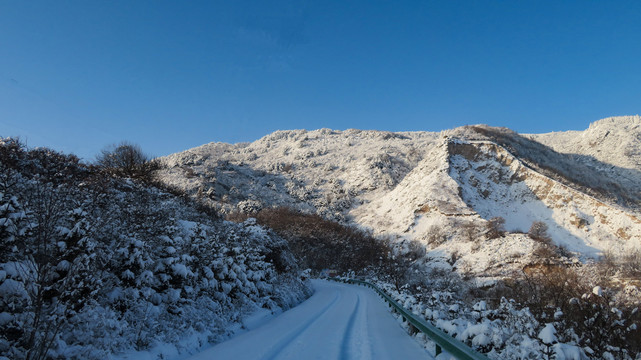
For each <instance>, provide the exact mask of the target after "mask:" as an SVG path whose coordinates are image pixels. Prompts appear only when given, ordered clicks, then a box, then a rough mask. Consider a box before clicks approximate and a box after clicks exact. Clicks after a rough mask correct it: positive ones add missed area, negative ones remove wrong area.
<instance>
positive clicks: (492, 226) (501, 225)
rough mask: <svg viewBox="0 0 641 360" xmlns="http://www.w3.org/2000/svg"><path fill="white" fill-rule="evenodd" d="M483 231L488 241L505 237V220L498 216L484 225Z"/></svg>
mask: <svg viewBox="0 0 641 360" xmlns="http://www.w3.org/2000/svg"><path fill="white" fill-rule="evenodd" d="M485 230H486V232H485V235H486V236H487V238H488V239H496V238H499V237H503V236H505V219H504V218H502V217H500V216H497V217H493V218H491V219H490V220H489V221H488V222H487V224H486V225H485Z"/></svg>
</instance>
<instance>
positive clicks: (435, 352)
mask: <svg viewBox="0 0 641 360" xmlns="http://www.w3.org/2000/svg"><path fill="white" fill-rule="evenodd" d="M441 352H443V350H442V349H441V347H440V346H439V345H438V344H436V349H435V350H434V355H435V356H438V355H439V354H440V353H441Z"/></svg>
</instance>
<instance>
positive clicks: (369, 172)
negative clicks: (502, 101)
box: [161, 116, 641, 275]
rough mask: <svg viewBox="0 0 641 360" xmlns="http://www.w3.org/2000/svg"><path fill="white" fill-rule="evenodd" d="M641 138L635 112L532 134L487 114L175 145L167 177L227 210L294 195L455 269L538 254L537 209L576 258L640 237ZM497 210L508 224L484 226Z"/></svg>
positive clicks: (294, 202) (496, 268) (494, 265)
mask: <svg viewBox="0 0 641 360" xmlns="http://www.w3.org/2000/svg"><path fill="white" fill-rule="evenodd" d="M639 140H641V119H640V118H639V117H638V116H637V117H623V118H610V119H604V120H601V121H598V122H596V123H593V124H592V125H590V127H589V128H588V129H587V130H586V131H583V132H576V131H574V132H566V133H550V134H540V135H525V136H521V135H519V134H516V133H514V132H513V131H511V130H509V129H504V128H493V127H489V126H482V125H481V126H466V127H462V128H457V129H452V130H447V131H443V132H441V133H429V132H404V133H389V132H381V131H361V130H346V131H333V130H328V129H321V130H315V131H305V130H293V131H278V132H275V133H273V134H270V135H268V136H265V137H264V138H262V139H260V140H258V141H256V142H253V143H250V144H237V145H229V144H219V143H211V144H206V145H203V146H201V147H198V148H195V149H191V150H188V151H185V152H183V153H178V154H174V155H171V156H168V157H167V158H165V159H164V161H165V163H166V164H167V165H168V168H167V169H166V170H163V171H162V174H161V176H162V178H163V179H164V181H165V182H167V183H169V184H171V185H173V186H177V187H180V188H182V189H184V190H187V191H188V192H189V193H191V194H192V195H193V196H197V197H199V198H200V199H203V201H205V202H207V203H208V204H209V205H212V206H215V207H217V208H219V209H220V210H221V211H222V212H226V213H230V212H234V211H242V212H249V213H251V212H253V211H256V210H258V209H260V208H264V207H274V206H288V207H293V208H296V209H298V210H300V211H304V212H315V213H319V214H321V215H323V216H325V217H327V218H329V219H333V220H338V221H341V222H345V223H349V224H354V225H358V226H361V227H364V228H367V229H370V230H371V231H372V232H373V233H374V234H376V235H380V236H389V237H392V238H394V239H397V240H398V241H400V242H403V241H411V240H416V241H419V242H421V243H422V244H424V245H425V246H426V247H427V248H428V249H429V256H431V257H432V258H433V259H434V260H441V261H442V262H443V264H445V263H449V264H450V265H451V266H453V267H455V268H457V269H459V271H463V272H471V273H474V274H477V275H478V274H500V273H502V272H505V271H509V270H510V269H514V268H518V267H522V266H524V264H528V263H531V262H535V261H538V260H537V254H536V251H535V250H536V248H537V246H538V245H537V243H536V241H534V240H532V239H531V238H530V237H528V236H527V235H525V234H524V232H527V231H528V229H529V228H530V226H531V225H532V223H534V222H543V223H545V224H547V226H548V233H549V235H550V237H551V239H552V241H553V243H555V244H556V245H560V246H563V247H565V248H566V249H567V251H566V254H567V255H572V254H573V256H574V257H575V258H577V259H587V258H589V257H596V256H598V255H599V254H601V253H602V252H603V251H612V252H624V251H627V250H628V249H630V248H637V247H640V246H641V218H640V217H639V208H640V205H641V150H640V149H641V146H640V142H639ZM495 217H502V218H504V219H505V228H506V230H507V231H508V233H507V235H506V236H505V237H499V238H495V239H488V236H487V235H486V234H485V232H486V230H485V229H486V226H487V223H488V221H489V220H490V219H492V218H495ZM452 254H454V255H455V256H452ZM539 260H540V259H539Z"/></svg>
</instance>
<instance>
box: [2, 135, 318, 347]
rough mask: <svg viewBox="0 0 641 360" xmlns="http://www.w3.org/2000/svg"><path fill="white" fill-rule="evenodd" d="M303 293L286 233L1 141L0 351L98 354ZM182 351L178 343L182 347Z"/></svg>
mask: <svg viewBox="0 0 641 360" xmlns="http://www.w3.org/2000/svg"><path fill="white" fill-rule="evenodd" d="M307 296H309V286H308V285H307V284H305V283H304V282H302V281H301V280H300V278H299V276H298V267H297V264H296V261H295V259H294V258H293V256H291V254H290V253H289V250H288V246H287V243H286V241H284V240H283V239H281V238H279V237H278V236H277V235H275V234H274V233H273V232H270V231H267V230H265V229H263V228H261V227H260V226H257V225H256V224H255V222H251V221H248V222H245V223H242V224H234V223H229V222H223V221H221V220H218V217H217V216H211V215H210V214H209V213H206V212H202V211H200V210H198V207H197V206H196V205H195V204H193V203H192V202H191V201H189V200H185V199H184V198H180V197H176V196H174V195H171V194H169V193H167V192H165V191H163V190H161V189H158V188H155V187H150V186H148V185H146V184H144V183H137V182H134V181H132V180H129V179H119V178H115V177H112V176H105V173H104V172H101V171H97V170H96V169H94V168H93V167H91V166H86V165H83V164H81V163H79V162H78V160H77V158H75V157H74V156H67V155H63V154H59V153H56V152H53V151H50V150H46V149H38V150H31V151H28V150H26V149H25V148H24V147H23V146H22V145H21V144H19V143H18V142H17V141H14V140H11V139H2V140H0V353H1V354H3V355H4V356H8V357H9V358H12V359H23V358H28V359H45V358H83V359H86V358H105V357H106V356H107V355H108V354H111V353H117V352H120V351H124V350H128V349H137V350H143V349H146V348H148V347H150V346H153V345H154V344H158V343H171V344H174V345H175V346H178V344H180V340H181V339H182V338H183V337H188V336H196V337H197V338H199V339H201V342H202V343H201V345H204V343H206V342H211V341H214V342H215V341H219V340H221V339H223V338H224V337H225V336H227V332H228V331H229V330H228V329H229V327H230V326H229V324H230V323H237V322H239V321H240V320H241V318H242V316H243V315H244V314H247V313H248V312H250V311H253V310H255V309H257V308H261V307H263V308H268V309H276V308H288V307H291V306H293V305H295V304H296V303H298V302H300V301H301V300H302V299H304V298H305V297H307ZM179 350H180V349H179Z"/></svg>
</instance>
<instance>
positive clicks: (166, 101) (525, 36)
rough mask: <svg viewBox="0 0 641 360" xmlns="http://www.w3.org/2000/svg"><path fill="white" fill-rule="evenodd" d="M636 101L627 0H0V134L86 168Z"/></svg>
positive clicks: (498, 121) (543, 122)
mask: <svg viewBox="0 0 641 360" xmlns="http://www.w3.org/2000/svg"><path fill="white" fill-rule="evenodd" d="M640 107H641V2H639V1H588V0H585V1H489V0H488V1H455V0H454V1H226V2H223V1H155V0H154V1H138V0H136V1H129V0H127V1H100V2H99V1H90V0H83V1H18V0H15V1H10V0H0V136H20V137H21V138H22V139H23V140H25V141H26V142H27V143H28V145H29V146H31V147H35V146H48V147H52V148H54V149H57V150H60V151H64V152H73V153H75V154H77V155H79V156H81V157H83V158H85V159H87V160H92V159H93V157H94V156H95V154H96V153H97V152H98V151H99V150H100V149H102V148H103V147H105V146H107V145H109V144H113V143H117V142H120V141H122V140H128V141H131V142H134V143H138V144H139V145H141V146H142V148H143V149H144V150H145V151H146V152H148V153H149V154H151V155H155V156H161V155H166V154H169V153H173V152H177V151H181V150H184V149H188V148H191V147H194V146H198V145H201V144H203V143H207V142H210V141H224V142H232V143H234V142H242V141H253V140H256V139H258V138H260V137H262V136H264V135H266V134H268V133H270V132H272V131H275V130H278V129H300V128H305V129H317V128H323V127H328V128H333V129H347V128H360V129H379V130H390V131H403V130H427V131H439V130H443V129H449V128H453V127H456V126H460V125H465V124H476V123H485V124H489V125H495V126H507V127H510V128H512V129H514V130H516V131H519V132H524V133H526V132H548V131H559V130H581V129H585V128H587V126H588V124H589V123H590V122H592V121H595V120H598V119H600V118H603V117H608V116H615V115H635V114H638V113H639V112H640V111H639V109H640Z"/></svg>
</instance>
